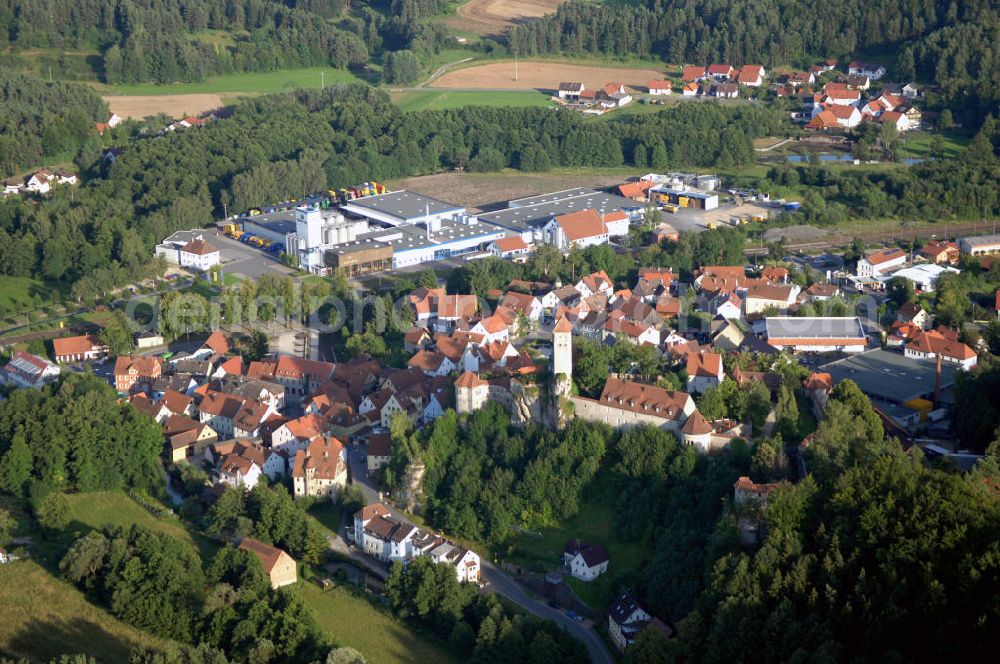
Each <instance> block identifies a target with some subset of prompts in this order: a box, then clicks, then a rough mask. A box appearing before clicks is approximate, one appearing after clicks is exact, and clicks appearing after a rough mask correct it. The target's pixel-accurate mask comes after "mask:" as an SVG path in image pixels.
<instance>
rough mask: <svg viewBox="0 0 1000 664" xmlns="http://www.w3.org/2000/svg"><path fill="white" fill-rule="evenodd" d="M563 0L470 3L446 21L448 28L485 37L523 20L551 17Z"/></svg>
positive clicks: (486, 0) (479, 1) (509, 0)
mask: <svg viewBox="0 0 1000 664" xmlns="http://www.w3.org/2000/svg"><path fill="white" fill-rule="evenodd" d="M563 2H564V0H470V1H469V2H467V3H465V4H464V5H462V6H461V7H459V8H458V11H457V13H458V16H453V17H451V18H449V19H448V21H447V24H448V27H450V28H452V29H454V30H467V31H469V32H476V33H479V34H484V35H489V34H496V33H500V32H503V31H504V30H506V29H507V28H509V27H510V26H512V25H514V24H516V23H521V22H523V21H525V20H530V19H533V18H539V17H542V16H545V15H546V14H554V13H555V11H556V7H558V6H559V5H561V4H562V3H563Z"/></svg>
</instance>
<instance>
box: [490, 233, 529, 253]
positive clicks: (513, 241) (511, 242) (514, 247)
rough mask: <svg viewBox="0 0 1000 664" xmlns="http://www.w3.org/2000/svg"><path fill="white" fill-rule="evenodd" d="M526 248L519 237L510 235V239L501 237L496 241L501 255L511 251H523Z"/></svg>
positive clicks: (526, 244)
mask: <svg viewBox="0 0 1000 664" xmlns="http://www.w3.org/2000/svg"><path fill="white" fill-rule="evenodd" d="M527 248H528V243H527V242H525V241H524V238H522V237H521V236H520V235H511V236H510V237H502V238H500V239H499V240H497V249H499V250H500V253H502V254H506V253H508V252H511V251H525V250H526V249H527Z"/></svg>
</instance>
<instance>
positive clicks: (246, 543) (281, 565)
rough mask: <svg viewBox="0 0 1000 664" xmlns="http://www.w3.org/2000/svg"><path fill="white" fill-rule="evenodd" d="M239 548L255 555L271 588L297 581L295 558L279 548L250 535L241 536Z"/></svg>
mask: <svg viewBox="0 0 1000 664" xmlns="http://www.w3.org/2000/svg"><path fill="white" fill-rule="evenodd" d="M240 548H241V549H243V550H244V551H249V552H250V553H252V554H253V555H255V556H257V560H259V561H260V564H261V565H263V566H264V572H266V573H267V576H268V578H269V579H270V580H271V587H272V588H275V589H277V588H280V587H282V586H288V585H291V584H293V583H295V582H296V581H298V575H297V574H296V569H295V559H294V558H292V557H291V556H290V555H288V554H287V553H285V552H284V551H282V550H281V549H279V548H277V547H273V546H271V545H270V544H264V543H263V542H261V541H260V540H255V539H253V538H250V537H245V538H243V541H242V542H240Z"/></svg>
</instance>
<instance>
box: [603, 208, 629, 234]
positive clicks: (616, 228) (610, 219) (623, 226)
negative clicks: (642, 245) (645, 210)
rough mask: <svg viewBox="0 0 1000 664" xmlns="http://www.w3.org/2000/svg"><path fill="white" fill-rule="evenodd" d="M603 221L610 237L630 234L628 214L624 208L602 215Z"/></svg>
mask: <svg viewBox="0 0 1000 664" xmlns="http://www.w3.org/2000/svg"><path fill="white" fill-rule="evenodd" d="M601 221H603V222H604V226H605V227H606V228H607V229H608V236H609V237H622V236H624V235H628V226H629V222H628V215H627V214H626V213H625V212H624V211H623V210H614V211H612V212H608V213H606V214H603V215H601Z"/></svg>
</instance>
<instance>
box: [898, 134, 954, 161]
mask: <svg viewBox="0 0 1000 664" xmlns="http://www.w3.org/2000/svg"><path fill="white" fill-rule="evenodd" d="M937 136H940V137H941V150H942V152H943V155H944V156H945V157H949V158H950V157H957V156H958V155H959V153H961V152H962V150H964V149H965V148H966V146H968V145H969V137H968V136H962V135H960V134H955V133H951V132H933V133H932V132H929V131H915V132H907V133H905V134H903V135H902V137H901V138H902V139H903V155H904V157H916V158H923V159H926V158H930V157H933V156H934V143H935V141H936V138H935V137H937Z"/></svg>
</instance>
